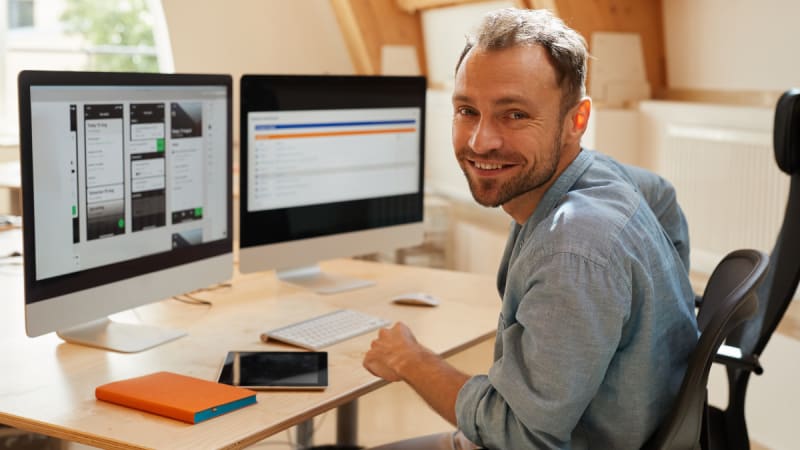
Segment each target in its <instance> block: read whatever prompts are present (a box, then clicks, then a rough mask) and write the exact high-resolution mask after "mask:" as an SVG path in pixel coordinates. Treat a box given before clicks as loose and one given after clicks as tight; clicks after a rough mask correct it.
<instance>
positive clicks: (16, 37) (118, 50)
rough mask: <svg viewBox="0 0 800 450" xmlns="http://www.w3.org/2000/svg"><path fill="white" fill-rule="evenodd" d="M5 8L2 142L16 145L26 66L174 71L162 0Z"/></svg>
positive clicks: (0, 22)
mask: <svg viewBox="0 0 800 450" xmlns="http://www.w3.org/2000/svg"><path fill="white" fill-rule="evenodd" d="M3 3H5V5H7V6H5V5H4V6H0V145H2V144H7V145H8V144H11V145H13V144H16V142H17V140H18V136H17V135H18V129H17V128H18V125H17V79H16V78H17V74H18V73H19V72H20V71H21V70H25V69H37V70H93V71H126V72H172V71H173V69H172V54H171V51H170V48H169V41H168V39H167V33H166V21H165V20H164V14H163V10H162V7H161V0H8V2H3Z"/></svg>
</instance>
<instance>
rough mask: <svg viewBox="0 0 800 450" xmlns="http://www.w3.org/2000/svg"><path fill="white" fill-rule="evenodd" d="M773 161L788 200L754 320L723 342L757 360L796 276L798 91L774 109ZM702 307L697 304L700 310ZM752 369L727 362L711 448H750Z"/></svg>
mask: <svg viewBox="0 0 800 450" xmlns="http://www.w3.org/2000/svg"><path fill="white" fill-rule="evenodd" d="M773 146H774V150H775V161H776V163H777V165H778V167H779V168H780V169H781V171H783V172H784V173H786V174H788V175H789V176H790V177H791V179H790V187H789V199H788V202H787V204H786V211H785V213H784V216H783V224H782V225H781V229H780V230H779V232H778V238H777V240H776V242H775V246H774V248H773V250H772V253H771V254H770V267H769V270H768V272H767V276H766V278H765V279H764V283H763V284H762V285H761V286H760V287H759V289H758V297H759V299H760V304H759V308H758V312H757V313H756V316H755V317H754V318H753V320H751V321H749V322H747V323H745V324H743V325H742V326H741V327H740V328H739V329H737V330H735V331H734V332H733V333H731V336H730V337H729V338H728V341H727V344H728V345H731V346H735V347H739V349H740V350H741V351H742V354H743V355H745V357H746V358H749V359H751V360H753V361H756V362H757V358H758V356H760V355H761V354H762V352H763V351H764V348H765V347H766V346H767V343H768V342H769V340H770V337H772V333H773V332H774V331H775V329H776V328H777V327H778V323H780V321H781V319H782V318H783V315H784V313H785V312H786V309H787V308H788V307H789V302H791V300H792V298H793V297H794V293H795V290H796V289H797V283H798V280H800V90H798V89H793V90H789V91H786V92H785V93H784V94H783V95H782V96H781V98H780V99H779V100H778V103H777V105H776V107H775V125H774V132H773ZM703 308H704V306H701V308H700V309H701V311H702V309H703ZM752 371H755V372H756V373H758V374H760V373H761V366H760V365H759V364H756V365H752V364H751V365H747V364H745V365H742V364H727V375H728V391H729V394H728V406H727V407H726V409H724V410H721V409H718V408H712V409H711V411H710V412H711V414H712V420H713V422H714V426H713V430H714V432H715V437H714V439H713V441H714V442H715V443H716V445H715V447H716V448H725V449H739V450H744V449H749V448H750V439H749V436H748V432H747V424H746V422H745V411H744V408H745V395H746V393H747V384H748V381H749V380H750V374H751V372H752Z"/></svg>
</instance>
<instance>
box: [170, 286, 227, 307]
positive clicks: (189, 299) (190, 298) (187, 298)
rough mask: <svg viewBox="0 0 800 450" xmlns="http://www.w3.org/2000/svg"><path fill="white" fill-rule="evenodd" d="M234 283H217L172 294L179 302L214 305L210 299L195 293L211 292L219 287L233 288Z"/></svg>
mask: <svg viewBox="0 0 800 450" xmlns="http://www.w3.org/2000/svg"><path fill="white" fill-rule="evenodd" d="M231 287H233V285H232V284H231V283H217V284H215V285H213V286H209V287H204V288H200V289H195V290H193V291H190V292H187V293H185V294H180V295H174V296H172V299H173V300H177V301H179V302H183V303H186V304H188V305H202V306H213V305H214V302H212V301H209V300H204V299H202V298H198V297H195V296H194V294H195V293H198V292H210V291H216V290H219V289H226V288H231Z"/></svg>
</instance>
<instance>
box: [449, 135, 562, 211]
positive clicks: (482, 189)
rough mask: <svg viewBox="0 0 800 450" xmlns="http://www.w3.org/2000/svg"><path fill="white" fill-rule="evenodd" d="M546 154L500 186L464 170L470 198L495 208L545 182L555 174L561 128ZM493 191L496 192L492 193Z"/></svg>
mask: <svg viewBox="0 0 800 450" xmlns="http://www.w3.org/2000/svg"><path fill="white" fill-rule="evenodd" d="M469 152H470V151H469V150H465V151H462V152H461V153H462V154H463V153H469ZM547 156H548V157H547V158H545V159H543V160H540V161H539V162H538V163H537V164H535V165H533V166H532V167H530V168H529V169H528V170H527V171H525V172H523V173H520V174H519V175H517V176H516V177H514V178H512V179H510V180H508V181H506V182H504V183H503V184H502V185H500V186H497V185H498V183H499V181H498V180H494V179H488V180H487V179H481V180H475V179H473V178H472V177H470V175H469V172H468V171H466V170H464V175H465V176H466V178H467V184H468V185H469V190H470V192H472V198H474V199H475V201H476V202H477V203H478V204H479V205H481V206H486V207H489V208H496V207H498V206H502V205H503V204H505V203H508V202H509V201H511V200H513V199H515V198H517V197H519V196H520V195H523V194H526V193H528V192H530V191H532V190H534V189H537V188H539V187H541V186H544V185H545V184H547V183H548V182H549V181H550V180H551V179H552V178H553V176H554V175H555V173H556V169H557V168H558V162H559V161H560V160H561V130H559V132H558V133H557V134H556V139H555V142H553V148H552V149H551V152H550V153H549V155H547ZM463 164H469V162H467V161H466V160H464V161H463ZM495 191H496V192H497V193H496V194H493V192H495Z"/></svg>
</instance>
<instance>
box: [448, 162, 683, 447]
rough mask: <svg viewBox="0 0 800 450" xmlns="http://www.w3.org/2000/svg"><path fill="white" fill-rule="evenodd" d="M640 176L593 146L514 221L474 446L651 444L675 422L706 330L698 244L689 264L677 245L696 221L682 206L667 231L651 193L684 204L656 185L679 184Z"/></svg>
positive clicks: (477, 388) (473, 401)
mask: <svg viewBox="0 0 800 450" xmlns="http://www.w3.org/2000/svg"><path fill="white" fill-rule="evenodd" d="M637 175H642V174H634V175H633V176H632V175H631V174H630V173H628V172H626V170H625V168H623V166H621V165H619V164H618V163H616V162H614V161H613V160H611V159H610V158H608V157H606V156H603V155H601V154H599V153H595V152H592V151H588V150H583V151H581V153H580V154H579V155H578V157H577V158H576V159H575V161H573V163H572V164H571V165H570V166H569V167H568V168H567V169H566V170H565V171H564V172H563V173H562V174H561V176H560V177H559V178H558V180H556V182H555V183H554V184H553V186H552V187H551V188H550V189H549V190H548V191H547V192H546V193H545V195H544V197H543V198H542V201H541V202H540V203H539V205H538V207H537V208H536V211H534V213H533V214H532V215H531V217H530V218H529V219H528V221H527V222H526V223H525V224H524V225H522V226H520V225H518V224H513V226H512V230H511V234H510V236H509V239H508V243H507V246H506V250H505V255H504V256H503V259H502V262H501V265H500V269H499V272H498V289H499V291H500V295H501V297H502V308H501V315H500V319H499V323H498V328H497V336H496V342H495V354H494V363H493V365H492V367H491V368H490V370H489V374H488V375H480V376H475V377H472V378H471V379H470V380H469V381H468V382H467V383H466V384H465V385H464V387H463V388H462V389H461V391H460V392H459V394H458V399H457V402H456V414H457V419H458V427H459V429H461V430H462V431H463V433H464V434H465V436H466V437H467V438H469V439H470V440H471V441H473V442H475V443H476V444H478V445H481V446H484V447H487V448H492V449H530V448H572V449H584V448H598V449H638V448H640V447H641V446H642V444H643V443H644V442H645V441H646V440H647V438H648V437H649V436H650V435H651V434H652V433H653V431H654V430H655V428H656V427H657V425H658V424H659V423H660V422H661V420H662V419H663V418H664V417H665V415H666V413H667V411H668V410H669V408H670V407H671V405H672V402H673V400H674V398H675V396H676V394H677V392H678V389H679V387H680V384H681V380H682V378H683V374H684V372H685V370H686V365H687V361H688V355H689V353H690V351H691V350H692V349H693V348H694V346H695V344H696V342H697V335H698V331H697V323H696V321H695V315H694V306H693V304H694V303H693V299H694V294H693V292H692V288H691V286H690V284H689V279H688V273H687V269H688V246H687V248H686V253H685V256H686V259H685V262H684V260H682V258H681V256H682V255H681V254H679V252H678V250H677V249H676V245H674V244H673V241H674V240H678V241H680V240H681V236H683V237H684V238H685V237H686V236H687V233H686V231H685V226H686V224H685V221H684V220H683V219H682V214H681V213H680V209H679V208H677V205H675V207H668V208H666V209H665V211H673V212H674V211H677V215H675V216H674V217H671V216H665V218H664V219H663V220H665V222H668V223H667V225H668V227H671V228H672V232H671V235H670V233H668V232H667V231H665V227H664V226H662V224H661V223H660V222H659V219H658V218H657V217H656V215H655V214H654V212H653V210H652V209H651V208H650V206H649V205H648V203H647V201H646V199H645V198H646V197H647V199H653V200H659V199H669V198H672V202H674V193H671V192H666V193H663V192H662V193H659V192H657V191H656V190H658V189H661V190H667V191H671V189H672V188H671V186H669V184H668V183H666V182H664V183H661V182H660V181H659V182H658V183H655V184H653V183H645V182H647V181H648V180H647V179H646V178H641V177H637ZM653 180H660V179H659V178H658V177H652V180H649V181H653ZM662 181H663V180H662ZM640 183H641V184H646V186H647V187H648V188H652V189H656V190H654V191H652V192H647V193H643V192H640V191H639V184H640ZM676 208H677V209H676ZM685 243H686V244H687V245H688V241H686V242H685Z"/></svg>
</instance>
